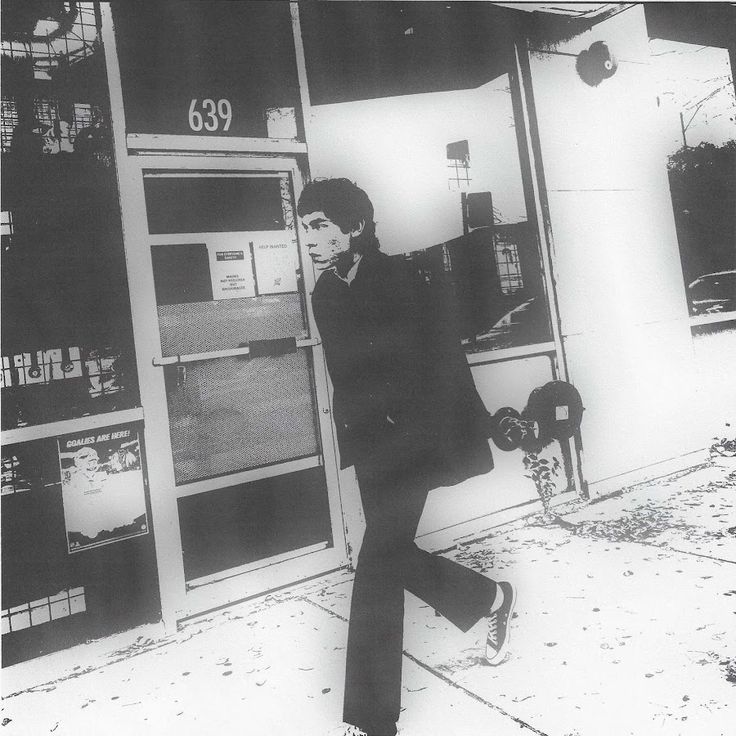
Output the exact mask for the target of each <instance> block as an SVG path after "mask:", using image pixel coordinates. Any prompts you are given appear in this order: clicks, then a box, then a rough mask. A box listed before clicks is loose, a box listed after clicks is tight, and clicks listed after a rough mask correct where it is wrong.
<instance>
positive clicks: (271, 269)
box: [253, 233, 297, 295]
mask: <svg viewBox="0 0 736 736" xmlns="http://www.w3.org/2000/svg"><path fill="white" fill-rule="evenodd" d="M253 261H254V263H255V270H256V281H257V288H258V294H259V295H263V294H284V293H286V292H294V291H297V280H296V269H297V253H296V244H295V243H294V242H293V241H292V240H291V239H289V238H288V237H286V233H283V234H282V237H281V238H280V239H273V240H270V239H258V240H255V241H254V242H253Z"/></svg>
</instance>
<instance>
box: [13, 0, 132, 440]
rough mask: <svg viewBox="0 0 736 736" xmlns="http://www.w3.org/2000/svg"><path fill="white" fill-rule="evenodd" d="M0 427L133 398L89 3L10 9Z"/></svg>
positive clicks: (125, 299)
mask: <svg viewBox="0 0 736 736" xmlns="http://www.w3.org/2000/svg"><path fill="white" fill-rule="evenodd" d="M2 20H3V27H2V74H3V96H2V106H1V107H0V127H1V132H2V140H1V143H2V164H3V165H2V213H3V219H2V241H3V242H2V246H3V247H2V258H3V264H2V265H3V269H2V282H3V283H2V292H3V293H2V317H3V326H4V330H3V336H2V389H3V390H2V398H3V410H2V419H3V421H2V426H3V429H10V428H16V427H22V426H27V425H29V424H36V423H45V422H51V421H56V420H59V419H68V418H74V417H79V416H84V415H88V414H93V413H98V412H103V411H110V410H115V409H120V408H129V407H130V406H133V405H135V404H136V403H137V400H136V397H135V396H133V395H132V394H134V393H135V392H136V381H135V377H134V372H133V371H131V370H123V369H122V367H121V366H122V365H123V364H124V363H127V364H131V363H132V362H133V361H132V358H131V356H132V353H133V348H132V345H133V341H132V329H131V320H130V307H129V296H128V288H127V279H126V268H125V259H124V251H123V244H122V228H121V221H120V210H119V202H118V190H117V181H116V175H115V170H114V160H113V155H112V136H111V133H110V126H109V100H108V93H107V78H106V72H105V66H104V56H103V54H102V49H101V46H100V34H99V17H98V15H97V11H96V8H95V4H94V3H80V2H59V3H37V2H23V3H21V2H5V3H3V7H2Z"/></svg>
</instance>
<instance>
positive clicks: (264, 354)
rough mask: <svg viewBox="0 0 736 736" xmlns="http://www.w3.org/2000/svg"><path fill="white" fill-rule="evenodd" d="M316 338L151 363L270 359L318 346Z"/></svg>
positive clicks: (261, 343)
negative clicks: (220, 359)
mask: <svg viewBox="0 0 736 736" xmlns="http://www.w3.org/2000/svg"><path fill="white" fill-rule="evenodd" d="M321 342H322V341H321V340H320V339H319V338H318V337H308V338H305V339H303V340H297V339H296V338H295V337H283V338H278V339H276V340H251V341H250V342H249V343H246V344H243V345H241V346H240V347H237V348H229V349H228V350H211V351H209V352H207V353H189V354H188V355H172V356H170V357H166V358H153V360H152V361H151V362H152V363H153V365H155V366H158V367H160V366H165V365H179V364H181V363H194V362H196V361H198V360H214V359H216V358H234V357H239V358H242V357H250V358H271V357H276V356H279V355H287V354H289V353H295V352H296V351H297V349H298V348H311V347H314V346H315V345H320V344H321Z"/></svg>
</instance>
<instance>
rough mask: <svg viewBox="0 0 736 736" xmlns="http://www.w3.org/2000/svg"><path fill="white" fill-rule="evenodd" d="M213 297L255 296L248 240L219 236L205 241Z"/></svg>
mask: <svg viewBox="0 0 736 736" xmlns="http://www.w3.org/2000/svg"><path fill="white" fill-rule="evenodd" d="M207 252H208V253H209V258H210V276H211V278H212V298H213V299H217V300H219V299H241V298H243V297H249V296H255V295H256V286H255V281H254V280H253V264H252V262H251V257H250V248H249V245H248V241H245V242H244V241H243V240H242V238H236V239H234V240H233V239H231V238H219V239H217V240H213V242H211V243H207Z"/></svg>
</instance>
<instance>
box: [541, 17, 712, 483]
mask: <svg viewBox="0 0 736 736" xmlns="http://www.w3.org/2000/svg"><path fill="white" fill-rule="evenodd" d="M598 40H600V41H604V42H606V43H607V44H608V45H609V47H610V48H611V49H612V51H613V52H614V54H615V55H616V56H617V58H618V61H619V68H618V71H617V73H616V74H615V75H614V76H613V77H612V78H610V79H608V80H604V81H603V82H602V83H601V84H600V85H599V86H597V87H590V86H588V85H586V84H584V83H583V82H582V81H581V80H580V79H579V77H578V75H577V73H576V70H575V55H576V54H578V53H579V52H580V51H582V50H583V49H587V48H588V47H589V46H590V44H591V43H593V42H594V41H598ZM531 75H532V84H533V91H534V98H535V103H536V111H537V115H538V120H539V130H540V138H541V148H542V160H543V164H544V176H545V180H546V188H547V192H548V199H549V216H550V221H551V226H552V235H553V240H554V244H553V253H554V269H555V277H556V280H557V291H558V298H559V305H560V319H561V325H562V335H563V341H564V346H565V353H566V355H567V360H568V365H569V369H570V378H571V380H572V381H573V382H574V383H575V384H576V385H577V386H578V388H579V389H580V391H581V393H582V395H583V397H584V402H585V406H586V409H587V411H586V414H585V425H584V433H583V442H584V448H585V468H584V470H585V475H586V478H587V480H588V481H589V482H591V483H593V484H595V482H596V481H602V480H604V479H607V478H610V477H612V476H616V475H619V474H622V473H626V472H630V471H633V470H635V469H637V468H641V467H643V466H646V465H650V464H653V463H656V462H660V461H663V460H667V459H669V458H673V457H677V456H679V455H683V454H685V453H687V452H690V451H694V450H696V449H699V448H702V447H704V446H705V444H706V440H707V437H706V435H707V430H706V428H705V426H704V425H703V418H702V417H700V418H696V414H697V410H696V407H697V405H696V401H695V390H694V388H695V386H696V384H697V382H698V381H699V377H698V374H697V371H696V365H695V360H694V353H693V340H692V337H691V333H690V322H689V317H688V313H687V305H686V300H685V291H684V285H683V279H682V271H681V267H680V260H679V250H678V244H677V237H676V233H675V227H674V218H673V213H672V204H671V200H670V197H669V187H668V182H667V176H666V162H665V159H664V156H663V151H662V148H661V146H660V145H658V137H659V133H660V131H659V130H658V127H657V123H658V113H657V104H656V91H655V89H654V87H653V85H652V84H651V77H650V57H649V47H648V38H647V30H646V23H645V20H644V9H643V7H642V6H641V5H640V6H636V7H634V8H631V9H629V10H626V11H624V12H623V13H621V14H619V15H617V16H615V17H614V18H612V19H610V20H608V21H605V22H603V23H600V24H599V25H597V26H596V27H594V28H593V29H592V30H591V31H589V32H587V33H585V34H583V35H581V36H579V37H577V38H574V39H572V40H570V41H567V42H565V43H564V44H561V45H560V46H558V47H557V48H554V49H553V48H546V49H543V50H541V51H539V52H537V53H533V54H532V58H531ZM592 491H593V493H595V486H593V488H592Z"/></svg>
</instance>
